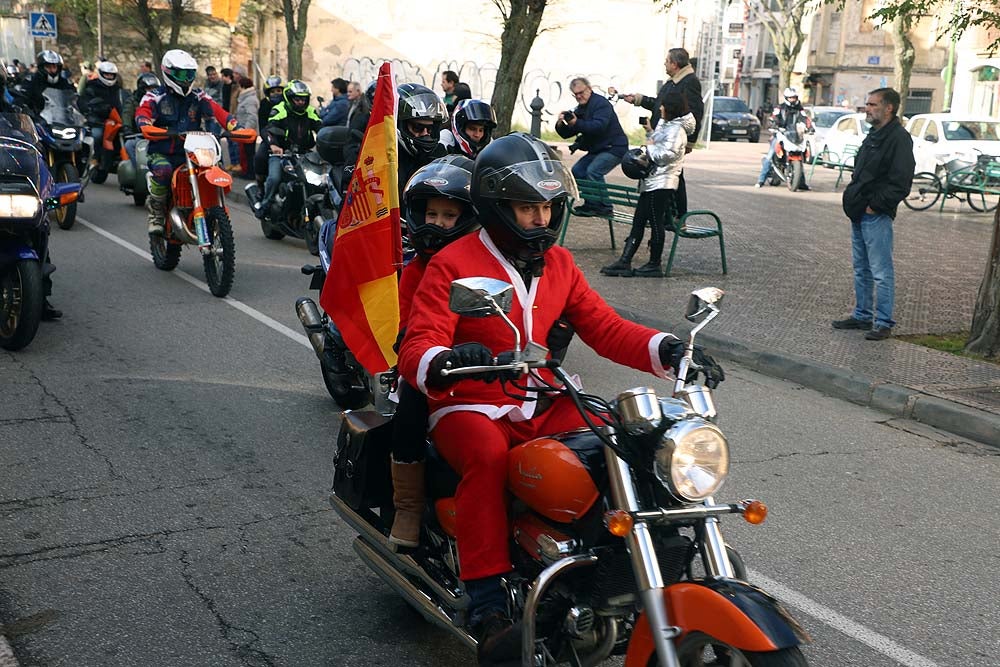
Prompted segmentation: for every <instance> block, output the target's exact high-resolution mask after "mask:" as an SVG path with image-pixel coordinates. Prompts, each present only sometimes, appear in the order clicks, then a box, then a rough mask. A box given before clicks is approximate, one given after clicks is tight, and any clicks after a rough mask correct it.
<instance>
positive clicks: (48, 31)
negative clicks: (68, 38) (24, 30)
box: [29, 12, 59, 39]
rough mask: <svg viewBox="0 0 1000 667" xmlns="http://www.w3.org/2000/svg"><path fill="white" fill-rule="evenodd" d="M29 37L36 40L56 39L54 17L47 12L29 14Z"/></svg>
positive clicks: (56, 32)
mask: <svg viewBox="0 0 1000 667" xmlns="http://www.w3.org/2000/svg"><path fill="white" fill-rule="evenodd" d="M29 23H30V24H31V36H32V37H34V38H36V39H57V38H58V35H59V33H58V31H57V30H56V15H55V14H50V13H48V12H31V15H30V18H29Z"/></svg>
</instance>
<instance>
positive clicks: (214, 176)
mask: <svg viewBox="0 0 1000 667" xmlns="http://www.w3.org/2000/svg"><path fill="white" fill-rule="evenodd" d="M142 133H143V135H144V136H145V137H146V139H148V140H150V141H159V140H161V139H166V138H167V137H170V136H181V137H183V138H184V157H185V161H184V164H183V165H181V166H179V167H177V169H175V170H174V174H173V178H171V181H170V183H171V185H170V196H169V197H168V199H167V205H166V210H167V216H166V220H165V221H164V229H163V233H161V234H150V235H149V250H150V252H151V253H152V255H153V264H154V265H155V266H156V268H158V269H160V270H163V271H173V270H174V269H175V268H177V263H178V262H179V261H180V259H181V250H182V249H183V248H184V245H185V244H190V245H196V246H198V250H199V251H200V252H201V255H202V260H203V262H204V265H205V280H206V282H208V289H209V291H210V292H211V293H212V294H213V295H215V296H218V297H223V296H226V295H227V294H229V290H230V289H232V286H233V278H234V277H235V274H236V241H235V239H234V238H233V226H232V223H231V222H230V220H229V208H228V207H227V206H226V193H227V192H229V190H230V189H231V187H232V184H233V177H232V176H230V175H229V174H228V173H226V171H225V170H223V169H222V168H221V167H219V163H220V162H221V160H222V147H221V146H220V145H219V140H218V139H216V138H215V135H213V134H212V133H211V132H187V133H179V132H170V131H168V130H166V129H164V128H161V127H156V126H154V125H146V126H144V127H143V128H142ZM223 136H225V137H228V138H229V139H230V140H231V141H236V142H239V143H250V142H252V141H255V140H256V139H257V132H256V131H254V130H250V129H243V130H233V131H232V132H224V133H223Z"/></svg>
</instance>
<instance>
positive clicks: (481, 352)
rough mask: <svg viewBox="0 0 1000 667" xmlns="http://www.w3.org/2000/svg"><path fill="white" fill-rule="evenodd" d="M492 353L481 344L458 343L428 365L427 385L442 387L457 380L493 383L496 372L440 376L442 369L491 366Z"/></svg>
mask: <svg viewBox="0 0 1000 667" xmlns="http://www.w3.org/2000/svg"><path fill="white" fill-rule="evenodd" d="M492 365H493V353H492V352H491V351H490V348H488V347H486V346H485V345H483V344H482V343H459V344H458V345H456V346H455V347H453V348H451V350H448V351H446V352H441V353H440V354H438V355H437V356H436V357H434V359H433V360H432V361H431V363H430V368H429V369H428V370H429V372H428V373H427V384H428V385H430V386H432V387H444V386H447V385H449V384H451V383H452V382H458V381H459V380H469V379H476V380H483V381H484V382H493V381H494V380H496V379H497V373H496V371H484V372H480V373H464V374H461V375H441V370H442V369H444V368H452V369H454V368H467V367H469V366H492Z"/></svg>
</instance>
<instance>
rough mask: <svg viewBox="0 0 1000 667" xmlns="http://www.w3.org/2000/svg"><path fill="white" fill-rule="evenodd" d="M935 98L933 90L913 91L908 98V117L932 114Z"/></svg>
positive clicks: (906, 109)
mask: <svg viewBox="0 0 1000 667" xmlns="http://www.w3.org/2000/svg"><path fill="white" fill-rule="evenodd" d="M933 98H934V91H933V90H911V91H910V95H909V97H907V98H906V108H905V111H906V115H907V116H914V115H916V114H918V113H930V112H931V102H932V101H933Z"/></svg>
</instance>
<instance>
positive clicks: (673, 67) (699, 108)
mask: <svg viewBox="0 0 1000 667" xmlns="http://www.w3.org/2000/svg"><path fill="white" fill-rule="evenodd" d="M663 66H664V67H665V68H666V70H667V76H668V77H669V78H668V79H667V82H666V83H665V84H663V86H662V87H661V88H660V92H659V93H658V94H657V96H656V97H655V98H654V97H651V96H649V95H640V94H639V93H631V94H629V95H624V96H623V97H624V99H625V101H626V102H631V103H632V104H634V105H636V106H637V107H642V108H644V109H649V110H650V111H652V112H653V113H652V116H651V117H650V119H649V130H650V131H651V130H652V129H653V128H655V127H656V124H657V123H658V122H660V106H661V105H662V104H663V101H664V100H665V99H667V95H669V94H670V93H671V92H672V91H675V90H676V91H678V92H679V93H681V94H682V95H683V96H684V99H686V100H687V103H688V109H689V110H690V111H691V113H692V114H694V122H695V128H694V132H693V133H691V134H689V135H688V143H687V152H688V153H690V152H691V149H692V148H693V147H694V145H695V143H696V142H697V141H698V135H699V134H701V126H702V120H703V119H704V117H705V102H704V101H703V100H702V99H701V82H700V81H698V77H697V76H695V73H694V68H693V67H692V66H691V57H690V56H689V55H688V52H687V51H686V50H685V49H682V48H674V49H670V50H669V51H667V59H666V60H665V61H664V62H663ZM609 92H617V91H615V90H614V89H611V90H610V91H609ZM674 202H675V206H676V209H677V210H676V211H675V213H676V214H677V215H678V216H681V215H684V214H685V213H687V208H688V207H687V188H686V187H685V185H684V172H683V171H682V172H681V176H680V181H679V183H678V185H677V193H676V194H675V195H674Z"/></svg>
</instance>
